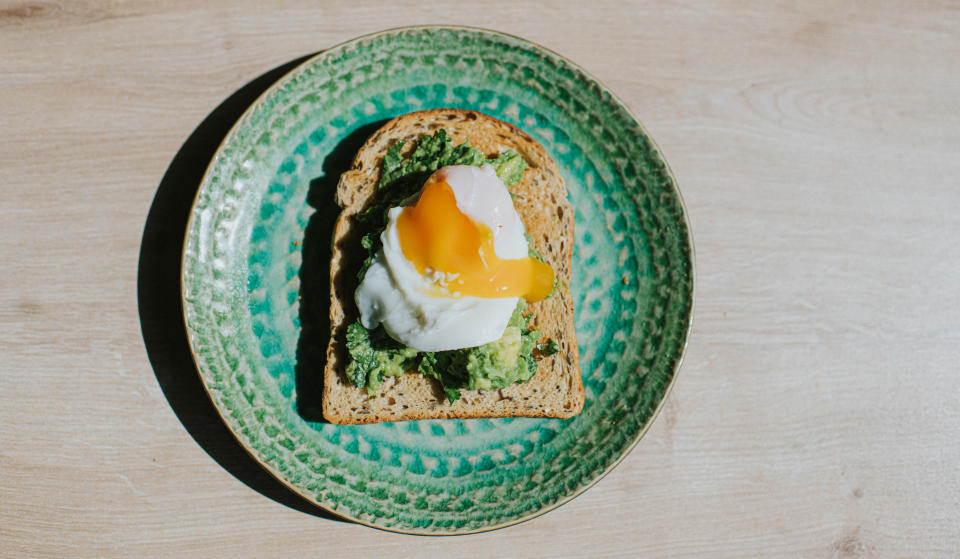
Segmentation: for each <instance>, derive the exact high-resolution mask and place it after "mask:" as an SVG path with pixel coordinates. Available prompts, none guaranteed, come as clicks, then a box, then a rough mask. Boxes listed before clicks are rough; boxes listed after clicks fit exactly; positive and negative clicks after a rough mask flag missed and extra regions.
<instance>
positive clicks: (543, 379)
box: [323, 109, 584, 425]
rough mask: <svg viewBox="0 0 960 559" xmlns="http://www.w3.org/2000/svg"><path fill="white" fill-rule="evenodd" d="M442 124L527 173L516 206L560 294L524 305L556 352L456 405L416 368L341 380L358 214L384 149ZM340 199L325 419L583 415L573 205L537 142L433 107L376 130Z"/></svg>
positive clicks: (351, 310)
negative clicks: (526, 377) (514, 155)
mask: <svg viewBox="0 0 960 559" xmlns="http://www.w3.org/2000/svg"><path fill="white" fill-rule="evenodd" d="M440 128H443V129H445V130H446V131H447V134H448V135H449V136H451V137H452V138H453V140H454V142H455V143H457V144H459V143H461V142H463V141H465V140H469V141H470V144H471V145H473V146H476V147H477V148H479V149H480V150H481V151H482V152H483V153H484V154H486V155H487V156H488V157H495V156H496V155H498V154H499V153H500V152H501V151H503V150H505V149H513V150H514V151H516V152H518V153H519V154H520V155H522V156H523V157H524V158H525V159H526V160H527V163H529V165H530V167H529V168H528V169H527V170H526V171H524V174H523V179H522V180H521V181H520V182H519V183H517V184H516V185H514V186H513V187H511V188H510V191H511V192H512V193H513V194H514V196H515V197H514V205H515V207H516V208H517V212H518V213H519V214H520V218H521V219H522V220H523V222H524V225H525V226H526V229H527V233H528V234H529V235H531V236H532V237H533V242H532V246H533V248H535V249H536V250H537V251H538V252H539V253H540V255H541V256H542V257H543V259H544V260H545V261H546V262H547V263H548V264H550V266H552V267H553V270H554V272H555V274H556V276H557V278H558V279H559V280H560V281H559V286H560V287H559V288H558V289H557V290H556V292H555V293H554V295H553V296H552V297H549V298H547V299H545V300H543V301H539V302H537V303H533V304H530V305H528V306H527V310H528V312H532V313H534V314H535V315H536V319H535V320H534V321H533V322H532V324H533V325H534V327H535V328H537V329H539V330H540V331H541V333H542V334H541V341H544V340H546V339H552V340H554V341H556V342H557V344H558V345H559V348H560V351H558V352H557V353H555V354H554V355H551V356H549V357H544V358H542V359H541V360H540V361H539V366H538V368H537V373H536V375H534V377H533V378H532V379H531V380H530V381H528V382H526V383H522V384H513V385H511V386H508V387H506V388H503V389H499V390H490V391H479V390H463V391H461V393H462V396H461V398H460V399H459V400H457V401H456V402H454V403H452V404H451V403H449V402H448V401H447V398H446V395H445V394H444V392H443V390H442V389H441V387H440V384H439V383H438V382H437V381H435V380H433V379H430V378H428V377H426V376H424V375H422V374H420V373H417V372H416V371H409V372H407V373H405V374H403V375H401V376H399V377H386V378H385V379H384V382H383V384H382V385H381V386H380V388H379V389H378V390H377V391H376V392H375V393H373V394H368V393H367V390H366V389H365V388H364V389H361V388H357V387H355V386H353V384H351V383H350V381H349V380H348V379H347V376H346V373H345V370H346V366H347V364H348V363H349V359H350V357H349V354H348V353H347V348H346V330H347V326H348V325H349V324H351V323H352V322H354V321H355V320H356V319H357V308H356V304H355V303H354V291H355V290H356V288H357V272H358V270H359V268H360V265H361V263H362V261H363V259H364V258H365V256H366V251H365V250H364V249H363V248H362V247H361V246H360V237H361V234H362V233H361V231H360V230H359V228H358V226H357V224H356V221H355V216H356V214H357V213H359V212H360V211H362V210H363V209H365V208H366V207H367V206H368V204H369V203H370V202H371V199H372V197H373V195H374V193H375V190H376V185H377V181H378V180H379V179H380V173H381V170H382V161H383V155H384V154H385V153H386V151H387V148H388V147H389V146H391V145H393V144H395V143H396V142H398V141H404V142H405V145H404V155H407V154H409V152H410V150H411V149H412V147H413V141H414V140H416V139H417V138H419V137H420V136H421V135H424V134H433V133H434V132H435V131H436V130H438V129H440ZM337 203H338V204H339V205H340V207H341V208H342V212H341V214H340V216H339V218H338V219H337V222H336V225H335V229H334V233H333V257H332V258H331V260H330V277H331V282H330V325H331V337H330V345H329V346H328V348H327V364H326V368H325V370H324V388H323V415H324V417H325V418H326V419H327V420H328V421H330V422H331V423H337V424H342V425H353V424H359V423H377V422H380V421H402V420H409V419H435V418H461V419H462V418H475V417H559V418H567V417H571V416H573V415H576V414H578V413H580V410H581V409H583V401H584V395H583V382H582V380H581V378H580V365H579V353H578V350H577V338H576V335H575V333H574V329H573V300H572V298H571V295H570V290H569V287H568V286H569V284H570V273H571V269H570V268H571V259H572V254H573V208H572V207H571V205H570V202H569V201H568V200H567V191H566V187H565V186H564V183H563V179H562V178H561V176H560V170H559V169H558V168H557V165H556V163H554V162H553V160H552V159H551V158H550V157H549V156H548V155H547V153H546V151H545V150H544V149H543V146H541V145H540V144H539V143H537V142H536V141H535V140H534V139H533V138H531V137H530V136H528V135H526V134H524V133H523V132H521V131H520V130H519V129H517V128H516V127H515V126H513V125H511V124H507V123H505V122H501V121H499V120H496V119H494V118H492V117H489V116H487V115H484V114H481V113H478V112H475V111H464V110H459V109H435V110H429V111H421V112H416V113H410V114H407V115H404V116H400V117H397V118H395V119H393V120H391V121H390V122H388V123H387V124H385V125H384V126H383V127H382V128H380V129H379V130H378V131H377V132H375V133H374V134H373V135H372V136H371V137H370V138H369V139H368V140H367V141H366V143H364V145H363V146H362V147H361V148H360V150H359V151H358V152H357V156H356V158H355V159H354V162H353V165H352V167H351V168H350V170H349V171H347V172H346V173H344V174H343V175H342V176H341V177H340V183H339V185H338V187H337Z"/></svg>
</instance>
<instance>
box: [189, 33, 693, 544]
mask: <svg viewBox="0 0 960 559" xmlns="http://www.w3.org/2000/svg"><path fill="white" fill-rule="evenodd" d="M438 107H455V108H463V109H476V110H479V111H481V112H484V113H486V114H489V115H491V116H493V117H495V118H498V119H501V120H505V121H507V122H510V123H512V124H515V125H516V126H518V127H520V128H521V129H522V130H524V131H525V132H527V133H528V134H530V135H531V136H533V137H534V138H535V139H536V140H538V141H539V142H540V143H541V144H543V146H544V147H545V148H546V149H547V151H548V152H549V153H550V155H551V156H552V157H553V158H554V160H555V161H556V162H557V163H558V164H559V166H560V168H561V170H562V171H563V175H564V179H565V180H566V183H567V187H568V189H569V193H570V200H571V201H572V203H573V206H574V208H575V211H576V215H575V219H576V238H575V241H576V244H575V247H574V252H573V259H574V263H573V264H574V265H573V270H574V277H573V282H572V285H571V288H572V291H573V296H574V304H575V307H576V317H575V322H576V331H577V339H578V341H579V346H580V356H581V357H580V359H581V361H580V363H581V370H582V374H583V382H584V388H585V391H586V405H585V407H584V411H583V413H581V414H580V415H579V416H577V417H575V418H573V419H570V420H558V419H547V420H543V419H527V418H521V419H494V420H490V419H480V420H465V421H454V420H437V421H412V422H404V423H384V424H377V425H365V426H349V427H343V426H337V425H331V424H329V423H325V422H324V421H323V420H322V418H321V416H320V413H319V402H320V393H319V390H320V387H321V384H320V383H321V382H322V381H321V379H320V378H319V377H320V375H321V371H322V368H323V354H324V349H325V347H326V340H327V338H326V336H327V328H328V325H327V322H326V312H327V304H326V298H327V289H328V287H327V286H328V284H327V281H328V278H327V274H328V270H327V268H326V266H327V262H326V261H325V259H327V258H329V235H330V223H331V221H332V219H333V217H334V216H335V215H336V212H337V208H336V206H335V205H334V203H333V201H332V200H333V199H332V187H333V185H335V184H336V180H337V177H338V176H339V174H340V172H342V171H343V170H344V169H345V168H346V165H348V164H349V162H350V159H351V158H352V157H353V154H354V151H355V150H356V149H357V148H358V147H359V145H360V143H362V141H363V140H364V139H365V138H366V136H367V135H369V134H370V133H371V132H372V131H373V130H375V129H376V128H377V127H379V125H380V124H382V123H383V122H384V121H385V120H386V119H389V118H392V117H394V116H397V115H401V114H404V113H408V112H411V111H416V110H420V109H428V108H438ZM182 295H183V305H184V314H185V319H186V325H187V332H188V338H189V340H190V344H191V348H192V351H193V354H194V358H195V360H196V364H197V368H198V370H199V371H200V374H201V376H202V379H203V383H204V385H205V386H206V389H207V391H208V392H209V394H210V397H211V399H212V400H213V403H214V405H215V406H216V407H217V409H218V410H219V412H220V414H221V415H222V416H223V419H224V421H225V422H226V423H227V425H228V426H229V427H230V429H231V430H232V431H233V433H234V434H235V435H236V437H237V439H238V440H239V441H240V443H241V444H242V445H243V446H244V447H246V448H247V450H249V452H250V453H251V454H252V455H253V456H254V457H255V458H256V459H257V460H258V461H260V462H261V463H262V464H263V465H264V467H265V468H266V469H267V470H269V471H270V472H271V473H272V474H273V475H275V476H276V477H277V478H278V479H280V480H281V481H282V482H283V483H285V484H286V485H288V486H289V487H290V488H292V489H293V490H294V491H296V492H297V493H299V494H300V495H302V496H304V497H305V498H307V499H309V500H310V501H312V502H314V503H316V504H318V505H320V506H321V507H323V508H325V509H327V510H330V511H332V512H334V513H335V514H337V515H340V516H343V517H346V518H348V519H352V520H354V521H357V522H360V523H363V524H367V525H370V526H375V527H378V528H384V529H387V530H394V531H398V532H408V533H420V534H450V533H469V532H479V531H484V530H490V529H493V528H498V527H502V526H507V525H510V524H514V523H517V522H520V521H522V520H526V519H529V518H532V517H534V516H536V515H538V514H542V513H544V512H546V511H548V510H550V509H552V508H555V507H557V506H558V505H560V504H562V503H564V502H566V501H568V500H570V499H571V498H573V497H574V496H576V495H577V494H579V493H581V492H583V491H584V490H585V489H587V488H588V487H590V486H591V485H592V484H593V483H595V482H596V481H597V480H598V479H600V478H601V477H602V476H603V475H604V474H605V473H606V472H608V471H610V469H612V468H613V467H614V466H615V465H616V464H617V463H618V462H619V461H620V460H622V459H623V458H624V456H625V455H626V454H627V453H628V452H629V451H630V449H631V448H632V447H633V446H634V445H635V444H636V443H637V441H638V440H639V439H640V437H641V436H642V435H643V433H644V432H645V431H646V429H647V427H648V426H649V425H650V422H651V421H652V420H653V418H654V416H655V415H656V413H657V410H658V409H659V408H660V406H661V404H662V403H663V400H664V398H665V396H666V394H667V392H668V390H669V389H670V386H671V385H672V383H673V379H674V375H675V374H676V372H677V369H678V367H679V365H680V360H681V357H682V355H683V350H684V347H685V344H686V339H687V335H688V332H689V329H690V317H691V309H692V304H693V250H692V244H691V239H690V232H689V227H688V224H687V220H686V217H685V213H684V208H683V203H682V201H681V199H680V194H679V192H678V190H677V186H676V184H675V182H674V179H673V177H672V175H671V173H670V171H669V169H668V167H667V165H666V163H665V162H664V160H663V158H662V156H661V155H660V153H659V151H658V150H657V148H656V146H655V145H654V143H653V141H652V140H651V139H650V137H649V136H648V135H647V134H646V132H645V131H644V129H643V128H642V126H641V125H640V124H639V122H637V120H636V119H635V118H634V117H633V116H632V115H631V114H630V112H629V111H628V110H627V109H626V107H624V105H623V104H622V103H621V102H620V101H619V100H617V99H616V98H615V97H614V96H613V95H612V94H611V93H610V92H609V91H608V90H607V89H606V88H605V87H604V86H603V85H601V84H600V83H598V82H597V80H596V79H594V78H593V77H591V76H590V75H589V74H587V73H586V72H584V71H583V70H582V69H580V68H579V67H577V66H576V65H575V64H573V63H571V62H570V61H568V60H566V59H564V58H562V57H561V56H558V55H557V54H554V53H552V52H550V51H548V50H546V49H544V48H542V47H539V46H536V45H533V44H531V43H529V42H527V41H524V40H522V39H518V38H516V37H511V36H508V35H503V34H500V33H495V32H490V31H484V30H479V29H470V28H460V27H435V26H431V27H415V28H404V29H397V30H390V31H385V32H382V33H377V34H374V35H370V36H366V37H362V38H359V39H356V40H353V41H350V42H348V43H345V44H343V45H340V46H337V47H334V48H332V49H330V50H327V51H324V52H323V53H321V54H319V55H317V56H315V57H313V58H311V59H309V60H308V61H306V62H305V63H303V64H302V65H300V66H298V67H297V68H296V69H295V70H293V71H292V72H291V73H289V74H288V75H287V76H285V77H284V78H283V79H281V80H280V81H279V82H277V83H276V84H275V85H274V86H273V87H272V88H271V89H269V90H268V91H267V92H266V93H265V94H264V95H263V96H262V97H261V98H260V99H259V100H258V101H257V102H256V103H254V104H253V105H252V106H251V107H250V109H249V110H248V111H247V112H246V113H245V115H244V116H243V117H242V118H241V119H240V121H238V123H237V124H236V126H235V127H234V128H233V130H232V131H231V132H230V134H229V135H228V136H227V137H226V139H225V140H224V142H223V144H222V146H221V147H220V149H219V151H218V152H217V154H216V156H215V158H214V159H213V161H212V162H211V164H210V167H209V169H208V171H207V173H206V176H205V177H204V179H203V182H202V184H201V186H200V189H199V192H198V194H197V198H196V201H195V203H194V207H193V210H192V214H191V217H190V222H189V225H188V228H187V233H186V243H185V249H184V255H183V266H182Z"/></svg>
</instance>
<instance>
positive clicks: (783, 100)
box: [0, 0, 960, 559]
mask: <svg viewBox="0 0 960 559" xmlns="http://www.w3.org/2000/svg"><path fill="white" fill-rule="evenodd" d="M277 4H278V5H276V6H273V7H268V6H265V5H263V4H262V3H260V2H247V3H243V4H241V3H237V4H232V3H229V2H199V3H195V2H177V3H175V2H163V3H161V2H139V3H138V2H129V3H127V2H116V3H114V2H76V3H73V2H62V3H57V2H32V1H29V0H26V1H23V2H20V1H13V2H10V1H5V2H2V3H0V60H2V62H0V69H2V72H0V125H2V144H0V185H2V188H3V198H2V204H0V223H2V237H0V243H2V245H0V246H2V257H3V262H4V268H5V270H4V271H5V273H4V276H3V279H2V281H0V304H2V306H0V317H2V320H3V328H4V332H5V333H4V336H3V337H2V341H0V348H2V350H0V360H2V365H0V371H2V376H0V421H2V425H3V427H2V429H0V555H2V556H5V557H20V556H58V557H79V556H109V557H145V556H162V557H167V556H192V557H203V556H211V555H223V556H229V557H274V556H289V557H307V556H317V555H320V556H329V557H360V558H365V559H366V558H369V557H374V556H379V555H383V556H392V557H417V556H437V557H460V556H471V557H588V556H618V557H635V556H650V557H694V556H707V557H731V558H734V557H736V558H739V557H754V556H788V557H956V556H957V553H958V550H960V440H958V433H960V366H958V361H960V248H958V241H960V181H958V179H960V110H958V109H960V5H958V4H957V3H956V2H949V1H940V2H935V1H916V2H907V1H902V2H852V3H843V2H806V3H803V2H801V3H778V4H779V5H774V4H772V3H754V2H740V1H726V2H717V3H713V4H709V5H708V4H707V3H701V2H696V1H691V0H681V1H677V2H665V3H662V4H655V3H652V2H635V3H632V4H623V3H616V2H567V3H566V5H565V6H562V7H561V6H560V5H559V4H557V5H554V4H548V3H535V4H529V5H525V4H523V3H519V2H499V1H485V2H468V1H463V0H461V1H458V2H430V3H426V2H412V1H405V0H404V1H398V2H394V3H392V4H391V5H388V6H378V5H377V4H376V3H373V2H367V1H365V0H356V1H353V2H346V3H341V2H325V3H323V2H322V3H315V5H313V6H310V7H307V6H297V5H294V4H293V3H286V2H284V3H277ZM427 4H429V5H427ZM416 23H461V24H468V25H476V26H482V27H489V28H495V29H499V30H502V31H506V32H508V33H513V34H516V35H520V36H523V37H525V38H528V39H530V40H532V41H534V42H537V43H540V44H543V45H545V46H547V47H549V48H551V49H553V50H556V51H558V52H559V53H561V54H563V55H566V56H568V57H569V58H571V59H573V60H574V61H576V62H578V63H579V64H581V65H582V66H584V67H585V68H587V69H588V70H589V71H591V72H592V73H594V74H595V75H596V76H597V77H598V78H599V79H600V80H601V81H603V82H605V83H606V84H607V85H608V86H610V87H611V89H613V90H614V91H615V92H616V93H617V94H618V95H619V96H620V97H621V98H622V99H623V100H624V101H625V103H626V104H627V105H629V106H630V107H631V108H632V109H633V111H634V112H635V113H636V114H637V115H639V117H640V118H641V119H642V120H643V121H644V123H645V125H646V126H647V128H648V129H649V131H650V133H651V134H652V135H653V137H654V138H655V139H656V140H657V142H658V143H659V144H660V146H661V148H662V149H663V151H664V153H665V155H666V157H667V159H668V161H669V162H670V164H671V165H672V167H673V169H674V171H675V172H676V175H677V177H678V180H679V183H680V185H681V189H682V192H683V195H684V197H685V198H686V203H687V206H688V209H689V213H690V218H691V221H692V224H693V230H694V237H695V242H696V247H697V272H698V279H697V287H696V290H697V303H696V314H695V322H694V329H693V336H692V338H691V341H690V345H689V349H688V352H687V356H686V361H685V363H684V366H683V368H682V371H681V374H680V377H679V381H678V382H677V384H676V386H675V389H674V391H673V393H672V394H671V396H670V397H669V401H668V403H667V404H666V407H665V408H664V410H663V412H662V413H661V415H660V417H659V418H658V419H657V421H656V423H655V424H654V426H653V427H652V429H651V430H650V432H649V433H648V434H647V435H646V437H645V438H644V439H643V441H642V442H641V444H640V445H639V446H638V447H637V448H636V449H635V450H634V451H633V452H632V453H631V454H630V456H629V457H628V458H627V459H626V461H624V462H623V464H621V465H620V466H619V467H618V468H617V469H616V470H615V471H614V472H613V473H612V474H610V475H609V476H607V477H606V478H605V479H603V480H602V481H601V482H600V483H599V484H598V485H596V486H595V487H594V488H592V489H591V490H589V491H588V492H587V493H585V494H584V495H582V496H580V497H578V498H577V499H576V500H574V501H573V502H571V503H569V504H567V505H564V506H563V507H561V508H559V509H557V510H555V511H553V512H551V513H549V514H547V515H546V516H543V517H541V518H538V519H536V520H533V521H531V522H527V523H525V524H522V525H519V526H515V527H511V528H507V529H504V530H500V531H497V532H493V533H487V534H481V535H474V536H465V537H454V538H450V537H445V538H424V537H414V536H404V535H397V534H391V533H386V532H382V531H378V530H373V529H370V528H366V527H363V526H360V525H356V524H351V523H345V522H339V521H335V520H331V519H328V518H325V517H322V516H318V515H317V514H316V509H313V508H311V507H310V506H309V505H307V504H305V503H303V502H302V501H299V500H298V499H297V498H295V497H294V496H293V495H292V494H290V493H288V492H286V491H285V490H284V489H283V488H282V487H281V486H280V485H279V484H278V483H277V482H274V481H273V480H272V478H270V477H269V476H268V475H267V474H265V473H264V472H263V471H262V470H260V469H259V468H258V467H257V466H255V465H254V464H253V463H252V461H251V460H250V459H248V458H247V457H246V455H245V454H244V453H243V452H242V451H241V450H239V448H238V447H237V445H236V444H234V443H233V442H232V441H231V439H230V436H229V434H228V432H227V431H226V429H225V428H224V427H223V426H222V425H221V424H220V423H219V421H218V420H217V418H216V417H215V416H214V415H213V412H212V408H211V407H210V405H209V403H208V402H207V401H206V400H205V397H204V396H203V394H202V392H201V391H200V390H199V387H200V385H199V383H198V380H197V379H196V377H195V373H193V372H192V369H191V367H192V365H191V363H190V362H189V359H185V358H184V357H183V353H182V351H181V349H182V348H180V346H176V343H175V340H177V339H180V340H182V334H181V337H180V338H177V337H176V336H175V335H174V333H173V332H175V330H176V327H177V317H176V316H175V314H174V313H173V312H172V310H171V309H165V308H163V307H162V305H163V302H164V301H168V300H170V299H169V298H170V297H171V296H173V297H175V296H176V291H175V290H176V277H177V270H176V261H177V257H178V255H177V254H175V251H174V250H173V249H174V248H175V245H174V244H170V243H167V242H165V241H164V240H165V239H170V238H174V237H175V236H176V235H178V234H179V233H180V229H178V228H182V225H183V219H184V217H183V212H184V211H185V208H186V207H187V206H185V205H184V204H189V197H188V195H187V194H184V193H190V192H192V191H191V189H195V188H196V183H195V182H192V183H191V182H190V180H191V175H190V174H189V173H187V174H184V175H182V176H179V175H178V176H167V177H166V178H165V173H166V172H167V170H168V169H169V168H171V163H172V162H173V161H174V159H175V157H178V158H183V159H181V160H180V161H179V162H180V163H181V164H182V165H181V166H180V167H183V166H185V167H186V168H188V169H194V170H195V169H202V167H203V166H204V165H205V163H206V161H207V160H209V156H210V153H211V150H212V147H211V142H212V143H213V144H214V145H215V143H216V138H215V137H214V136H215V134H208V136H207V137H201V138H198V137H196V135H195V136H193V137H191V134H192V132H193V131H194V130H195V129H196V128H197V127H198V125H199V124H200V123H201V122H203V121H204V119H205V118H206V117H207V116H208V115H210V114H211V113H212V112H213V110H214V108H216V107H217V106H218V105H219V104H220V103H221V102H223V101H224V100H225V99H227V98H228V97H230V96H231V95H233V94H234V93H235V92H238V91H240V99H239V100H240V101H243V99H244V95H247V96H248V97H249V95H250V94H251V91H252V90H251V89H249V88H248V89H246V90H242V89H241V88H243V87H244V85H245V84H248V82H251V81H252V80H254V79H255V78H257V76H260V75H262V74H264V73H267V72H270V71H271V70H272V69H275V68H277V67H280V66H282V65H284V64H285V63H288V62H290V61H293V60H295V59H297V58H299V57H302V56H305V55H308V54H310V53H313V52H316V51H318V50H321V49H324V48H326V47H329V46H332V45H334V44H336V43H339V42H341V41H344V40H346V39H349V38H352V37H354V36H357V35H360V34H364V33H368V32H372V31H376V30H379V29H383V28H388V27H395V26H399V25H408V24H416ZM277 75H278V73H277V72H273V73H271V74H268V75H267V76H266V77H265V78H262V79H261V80H260V81H257V82H254V84H253V89H256V88H257V87H260V88H262V87H264V84H265V83H269V81H271V80H273V79H276V77H277ZM235 101H236V99H235ZM249 101H250V99H249V98H248V99H246V102H247V103H249ZM228 109H230V107H228ZM227 113H229V110H228V111H227ZM227 117H229V114H227V115H226V116H224V115H222V114H221V115H220V116H219V117H218V118H219V120H215V121H214V122H212V123H210V122H208V125H209V126H207V127H206V130H208V131H209V130H213V131H217V130H219V131H220V134H221V135H222V133H223V132H224V131H225V130H226V127H228V126H229V124H230V122H229V118H227ZM233 117H234V118H235V117H236V114H234V115H233ZM188 139H189V140H188ZM178 154H179V155H178ZM193 179H194V180H195V176H193ZM161 183H163V184H164V185H165V187H166V188H168V189H170V192H172V193H173V196H172V198H171V197H170V196H167V197H166V198H164V200H165V201H163V202H162V203H160V204H159V205H157V204H153V200H154V196H155V195H156V194H157V192H158V186H159V185H161ZM168 194H170V193H168ZM152 204H153V206H152ZM151 212H153V213H151ZM148 214H149V215H150V216H151V220H153V222H154V224H155V226H151V227H148V228H147V231H146V235H145V223H147V216H148ZM138 269H139V273H140V277H139V280H140V281H139V287H138ZM171 286H172V287H171ZM141 313H145V315H146V316H149V317H151V318H150V320H147V321H144V322H143V324H141ZM158 317H159V318H158ZM141 329H142V330H143V331H142V332H141ZM145 337H146V338H147V339H148V340H149V344H145V342H144V338H145ZM147 347H149V355H148V350H147Z"/></svg>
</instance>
